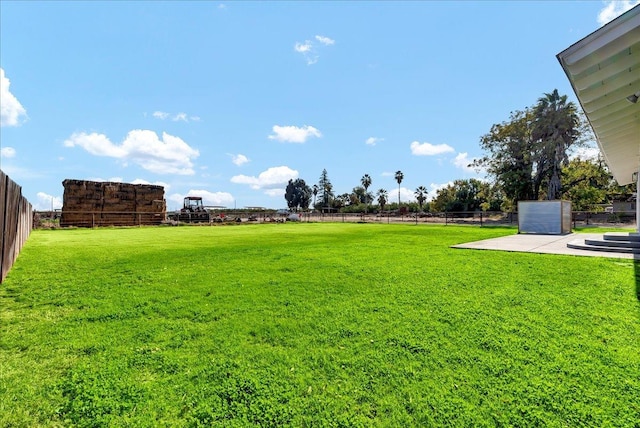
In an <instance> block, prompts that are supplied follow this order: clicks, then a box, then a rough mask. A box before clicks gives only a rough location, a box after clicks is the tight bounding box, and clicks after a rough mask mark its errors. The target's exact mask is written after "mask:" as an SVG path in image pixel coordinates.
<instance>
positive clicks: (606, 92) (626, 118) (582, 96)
mask: <svg viewBox="0 0 640 428" xmlns="http://www.w3.org/2000/svg"><path fill="white" fill-rule="evenodd" d="M557 58H558V60H559V61H560V64H561V65H562V68H563V69H564V71H565V73H566V74H567V77H568V78H569V81H570V82H571V86H573V90H574V91H575V93H576V96H577V97H578V100H579V101H580V105H582V109H583V110H584V112H585V114H586V115H587V118H588V119H589V122H590V123H591V127H592V128H593V130H594V132H595V134H596V137H597V140H598V145H599V146H600V150H601V151H602V154H603V155H604V158H605V160H606V162H607V165H609V168H610V169H611V172H612V173H613V176H614V177H615V179H616V180H617V181H618V184H621V185H624V184H629V183H632V182H633V181H634V177H633V174H634V173H636V172H638V169H639V168H640V100H638V101H637V102H636V103H632V102H631V101H630V100H628V99H627V97H631V98H633V96H634V94H635V95H636V96H638V97H640V5H638V6H635V7H634V8H632V9H631V10H629V11H627V12H625V13H624V14H622V15H620V16H619V17H617V18H616V19H614V20H613V21H611V22H609V23H608V24H606V25H605V26H604V27H602V28H600V29H598V30H596V31H595V32H593V33H591V34H589V35H588V36H587V37H585V38H584V39H582V40H580V41H578V42H577V43H575V44H573V45H572V46H570V47H568V48H567V49H565V50H564V51H562V52H560V53H559V54H558V55H557Z"/></svg>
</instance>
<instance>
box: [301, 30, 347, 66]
mask: <svg viewBox="0 0 640 428" xmlns="http://www.w3.org/2000/svg"><path fill="white" fill-rule="evenodd" d="M315 40H316V41H317V42H318V43H319V44H320V45H321V46H320V48H321V49H322V48H324V47H325V46H331V45H333V44H335V43H336V41H335V40H333V39H330V38H329V37H326V36H315ZM293 49H294V50H295V51H296V52H298V53H299V54H302V56H303V57H304V59H305V60H306V61H307V65H312V64H315V63H316V62H318V59H319V58H320V55H319V54H318V49H317V48H316V44H314V42H313V41H312V40H305V41H304V42H303V43H301V42H296V44H295V45H294V46H293Z"/></svg>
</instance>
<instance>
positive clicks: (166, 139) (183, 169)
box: [64, 129, 200, 175]
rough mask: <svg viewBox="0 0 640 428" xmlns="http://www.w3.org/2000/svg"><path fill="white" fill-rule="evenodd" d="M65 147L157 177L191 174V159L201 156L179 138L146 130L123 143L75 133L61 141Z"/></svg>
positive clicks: (137, 131) (94, 135)
mask: <svg viewBox="0 0 640 428" xmlns="http://www.w3.org/2000/svg"><path fill="white" fill-rule="evenodd" d="M64 145H65V146H66V147H76V146H78V147H81V148H83V149H85V150H86V151H87V152H89V153H90V154H92V155H96V156H106V157H112V158H116V159H120V160H121V161H123V162H124V163H125V164H126V163H127V162H133V163H135V164H137V165H139V166H141V167H142V168H144V169H146V170H147V171H151V172H153V173H156V174H179V175H193V174H194V173H195V172H194V170H193V162H192V161H193V159H195V158H197V157H198V156H199V155H200V153H199V152H198V150H196V149H194V148H192V147H190V146H189V145H188V144H187V143H185V142H184V141H183V140H182V139H181V138H179V137H174V136H173V135H169V134H167V133H163V134H162V139H160V138H159V137H158V135H157V134H156V133H155V132H153V131H149V130H142V129H136V130H133V131H130V132H129V133H128V134H127V137H126V138H125V140H124V141H123V142H122V144H120V145H117V144H113V143H112V142H111V141H110V140H109V138H107V136H106V135H104V134H97V133H95V132H94V133H91V134H87V133H84V132H80V133H74V134H73V135H71V137H69V139H68V140H66V141H65V142H64Z"/></svg>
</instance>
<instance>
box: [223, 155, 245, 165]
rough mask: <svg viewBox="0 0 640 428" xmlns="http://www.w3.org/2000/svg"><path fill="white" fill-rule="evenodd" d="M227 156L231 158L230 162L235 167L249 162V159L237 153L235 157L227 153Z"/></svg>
mask: <svg viewBox="0 0 640 428" xmlns="http://www.w3.org/2000/svg"><path fill="white" fill-rule="evenodd" d="M228 155H229V156H231V162H233V163H234V164H235V165H237V166H242V165H244V164H245V163H248V162H249V158H248V157H246V156H245V155H243V154H240V153H238V154H237V155H233V154H231V153H228Z"/></svg>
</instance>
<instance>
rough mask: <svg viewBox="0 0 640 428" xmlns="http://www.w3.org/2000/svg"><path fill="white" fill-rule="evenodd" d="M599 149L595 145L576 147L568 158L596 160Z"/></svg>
mask: <svg viewBox="0 0 640 428" xmlns="http://www.w3.org/2000/svg"><path fill="white" fill-rule="evenodd" d="M599 156H600V149H599V148H597V147H578V148H577V149H575V150H574V151H573V152H572V153H571V154H570V155H569V158H570V159H577V158H579V159H582V160H592V161H595V160H598V157H599Z"/></svg>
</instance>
